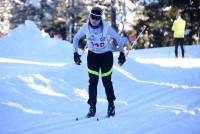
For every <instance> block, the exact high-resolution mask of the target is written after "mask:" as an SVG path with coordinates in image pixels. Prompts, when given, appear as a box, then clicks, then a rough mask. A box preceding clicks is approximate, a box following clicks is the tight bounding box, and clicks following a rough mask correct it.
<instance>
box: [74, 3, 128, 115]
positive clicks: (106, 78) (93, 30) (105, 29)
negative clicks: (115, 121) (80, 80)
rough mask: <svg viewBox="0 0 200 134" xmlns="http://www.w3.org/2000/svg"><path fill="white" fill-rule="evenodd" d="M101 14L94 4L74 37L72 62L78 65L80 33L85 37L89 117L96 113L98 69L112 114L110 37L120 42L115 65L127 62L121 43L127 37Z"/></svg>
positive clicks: (113, 110) (108, 111)
mask: <svg viewBox="0 0 200 134" xmlns="http://www.w3.org/2000/svg"><path fill="white" fill-rule="evenodd" d="M102 13H103V10H102V9H101V8H100V7H98V6H96V7H93V8H92V10H91V11H90V16H89V21H88V22H87V23H86V24H84V25H83V26H82V27H81V28H80V30H79V31H78V32H77V33H76V34H75V36H74V38H73V46H74V62H75V63H76V64H77V65H80V64H81V59H80V55H79V53H78V42H79V40H80V39H81V38H82V37H83V36H86V39H87V44H86V45H87V47H88V55H87V66H88V74H89V99H88V104H89V105H90V108H89V112H88V114H87V117H88V118H90V117H93V116H95V114H96V103H97V85H98V80H99V72H101V77H102V81H103V85H104V88H105V92H106V96H107V100H108V110H107V116H108V117H110V116H114V115H115V105H114V100H115V99H116V98H115V94H114V90H113V85H112V81H111V75H112V67H113V53H112V43H111V41H112V39H113V38H114V39H115V40H116V41H117V43H118V45H119V51H120V55H119V57H118V64H119V65H123V64H124V62H125V61H126V58H125V55H124V48H123V47H124V44H125V43H127V42H128V39H127V38H126V37H121V36H120V35H119V34H118V33H117V32H116V31H115V30H113V28H112V27H111V26H110V25H109V24H108V22H106V21H104V20H102Z"/></svg>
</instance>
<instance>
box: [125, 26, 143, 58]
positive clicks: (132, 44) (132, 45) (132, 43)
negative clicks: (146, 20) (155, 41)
mask: <svg viewBox="0 0 200 134" xmlns="http://www.w3.org/2000/svg"><path fill="white" fill-rule="evenodd" d="M146 28H147V26H144V28H143V29H142V31H141V32H140V33H139V35H138V37H137V38H136V39H135V40H134V41H133V42H131V43H130V45H131V48H130V49H128V51H127V53H126V56H128V54H129V51H130V50H132V49H133V47H134V46H135V43H136V42H137V41H138V39H139V38H140V36H141V35H142V33H143V32H144V31H145V29H146Z"/></svg>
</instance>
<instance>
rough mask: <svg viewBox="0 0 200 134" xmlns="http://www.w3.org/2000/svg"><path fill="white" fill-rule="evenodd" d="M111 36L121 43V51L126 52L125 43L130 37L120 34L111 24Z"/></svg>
mask: <svg viewBox="0 0 200 134" xmlns="http://www.w3.org/2000/svg"><path fill="white" fill-rule="evenodd" d="M109 33H110V36H111V38H114V39H115V40H116V41H117V44H118V45H119V51H120V52H124V45H125V44H126V43H127V42H128V38H126V37H122V36H120V35H119V34H118V33H117V32H116V31H115V30H114V29H113V28H112V27H111V26H109Z"/></svg>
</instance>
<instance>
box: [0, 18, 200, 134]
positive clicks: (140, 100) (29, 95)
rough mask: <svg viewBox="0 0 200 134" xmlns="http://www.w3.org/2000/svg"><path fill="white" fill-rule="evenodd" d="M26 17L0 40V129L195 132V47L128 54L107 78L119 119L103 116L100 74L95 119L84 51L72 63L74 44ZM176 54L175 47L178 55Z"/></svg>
mask: <svg viewBox="0 0 200 134" xmlns="http://www.w3.org/2000/svg"><path fill="white" fill-rule="evenodd" d="M43 35H44V34H43V33H41V32H40V31H39V29H38V28H37V27H36V26H35V25H34V24H33V23H32V22H30V21H27V22H26V25H21V26H19V27H18V28H16V29H14V30H13V31H10V33H9V34H8V36H5V37H2V38H0V111H1V116H0V134H72V133H73V134H144V133H145V134H199V133H200V126H199V124H200V65H199V64H200V62H199V59H200V53H199V52H200V46H199V45H196V46H185V50H186V57H185V58H184V59H182V58H178V59H176V58H174V48H173V47H168V48H156V49H146V50H135V51H131V52H130V53H129V55H128V57H127V61H126V63H125V64H124V65H123V66H122V67H121V66H119V65H117V57H118V53H117V52H115V53H114V58H115V64H114V66H113V76H112V81H113V85H114V89H115V95H116V98H117V99H116V101H115V105H116V116H115V117H114V118H109V119H105V118H104V117H105V115H106V112H107V99H106V96H105V91H104V88H103V84H102V82H101V79H99V85H98V98H97V100H98V103H97V113H96V116H97V117H98V118H99V121H96V120H95V118H92V119H87V120H79V121H75V119H76V117H79V118H83V117H84V116H85V115H86V113H87V112H88V109H89V106H88V105H87V99H88V93H87V91H88V73H87V64H86V55H87V52H85V54H84V55H83V58H82V61H83V63H82V65H81V66H77V65H75V64H74V62H73V48H72V45H71V44H70V43H68V42H66V41H61V40H58V39H51V38H49V37H48V36H43ZM179 53H180V52H179Z"/></svg>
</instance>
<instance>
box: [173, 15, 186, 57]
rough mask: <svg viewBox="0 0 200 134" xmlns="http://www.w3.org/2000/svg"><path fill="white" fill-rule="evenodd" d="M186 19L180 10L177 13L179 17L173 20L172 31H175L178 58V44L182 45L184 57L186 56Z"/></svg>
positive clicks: (176, 55)
mask: <svg viewBox="0 0 200 134" xmlns="http://www.w3.org/2000/svg"><path fill="white" fill-rule="evenodd" d="M185 25H186V22H185V20H183V19H182V17H181V13H180V11H179V12H178V13H177V19H176V20H175V21H174V22H173V25H172V31H173V32H174V44H175V57H176V58H178V45H180V46H181V53H182V58H184V55H185V52H184V47H183V43H184V32H185Z"/></svg>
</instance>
